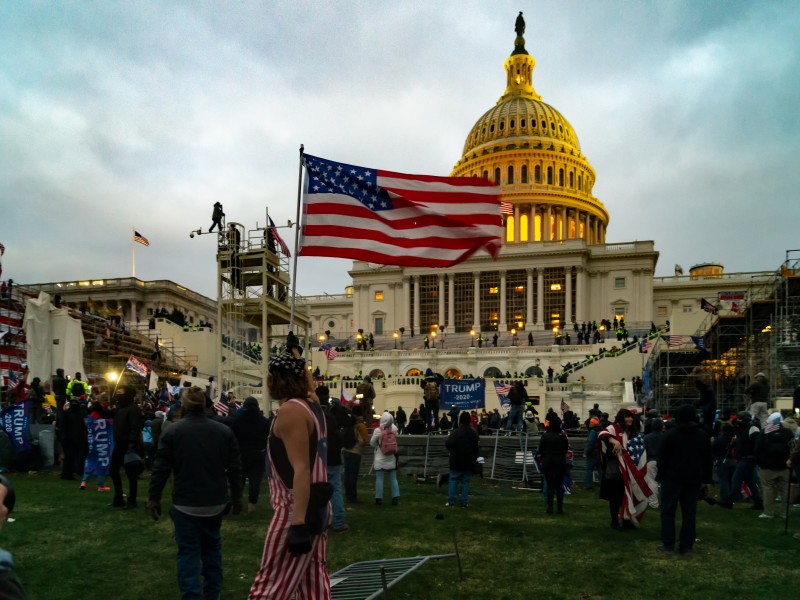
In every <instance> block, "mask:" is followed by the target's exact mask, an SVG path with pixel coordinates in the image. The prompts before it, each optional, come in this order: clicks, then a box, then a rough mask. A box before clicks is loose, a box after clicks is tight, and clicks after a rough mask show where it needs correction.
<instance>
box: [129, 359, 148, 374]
mask: <svg viewBox="0 0 800 600" xmlns="http://www.w3.org/2000/svg"><path fill="white" fill-rule="evenodd" d="M125 368H126V369H128V370H130V371H133V372H134V373H136V374H137V375H139V376H140V377H147V374H148V373H149V372H150V369H148V368H147V365H145V364H144V363H143V362H142V361H140V360H139V359H138V358H136V357H135V356H131V357H130V358H129V359H128V362H126V363H125Z"/></svg>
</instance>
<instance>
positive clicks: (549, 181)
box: [547, 167, 553, 185]
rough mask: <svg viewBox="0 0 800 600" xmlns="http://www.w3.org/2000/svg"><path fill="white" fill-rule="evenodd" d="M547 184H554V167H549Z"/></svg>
mask: <svg viewBox="0 0 800 600" xmlns="http://www.w3.org/2000/svg"><path fill="white" fill-rule="evenodd" d="M547 185H553V167H547Z"/></svg>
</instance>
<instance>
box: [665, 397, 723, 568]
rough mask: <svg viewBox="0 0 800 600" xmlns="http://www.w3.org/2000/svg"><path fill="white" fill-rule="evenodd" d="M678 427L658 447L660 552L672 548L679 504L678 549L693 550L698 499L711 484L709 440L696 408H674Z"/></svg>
mask: <svg viewBox="0 0 800 600" xmlns="http://www.w3.org/2000/svg"><path fill="white" fill-rule="evenodd" d="M674 416H675V422H676V423H677V427H672V428H670V429H669V430H668V431H667V432H666V433H665V434H664V437H663V439H662V440H661V445H660V447H659V449H658V481H659V483H660V484H661V546H660V548H659V549H660V550H661V551H662V552H674V551H675V513H676V511H677V508H678V503H680V505H681V531H680V536H679V540H678V550H679V552H680V553H681V554H688V553H689V552H691V551H692V547H693V546H694V542H695V534H696V530H697V501H698V499H699V498H700V496H701V495H703V496H705V495H706V493H707V491H708V485H709V484H710V483H711V470H712V464H713V462H712V458H711V440H710V439H709V437H708V434H707V433H706V432H705V431H703V430H702V429H700V427H699V426H698V425H697V424H696V423H695V422H694V419H695V410H694V407H693V406H691V405H689V404H684V405H683V406H680V407H678V409H677V410H676V411H675V415H674Z"/></svg>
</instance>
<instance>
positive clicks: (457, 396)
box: [439, 378, 486, 410]
mask: <svg viewBox="0 0 800 600" xmlns="http://www.w3.org/2000/svg"><path fill="white" fill-rule="evenodd" d="M439 387H440V391H441V394H440V395H441V398H440V399H439V407H440V408H441V409H442V410H444V409H446V408H449V407H452V406H453V405H454V404H455V405H456V408H458V410H475V409H478V408H486V398H485V393H486V380H485V379H483V378H478V379H445V380H444V381H442V383H441V385H440V386H439Z"/></svg>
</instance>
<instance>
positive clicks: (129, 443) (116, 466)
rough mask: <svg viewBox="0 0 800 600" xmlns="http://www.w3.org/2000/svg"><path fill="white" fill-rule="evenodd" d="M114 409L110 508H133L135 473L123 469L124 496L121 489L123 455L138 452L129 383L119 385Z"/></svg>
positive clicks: (138, 417) (137, 416) (138, 422)
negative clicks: (112, 489) (125, 478)
mask: <svg viewBox="0 0 800 600" xmlns="http://www.w3.org/2000/svg"><path fill="white" fill-rule="evenodd" d="M115 399H116V401H117V410H116V412H115V413H114V450H113V452H112V453H111V466H110V468H109V473H110V475H111V482H112V484H113V486H114V500H113V501H112V503H111V506H112V507H114V508H127V509H134V508H136V506H137V504H136V496H137V492H138V489H139V481H138V479H139V474H138V473H134V472H133V471H128V469H126V470H125V474H126V476H127V479H128V499H127V502H126V500H125V494H124V493H123V490H122V478H121V477H120V469H122V467H123V464H124V460H125V455H126V454H127V453H128V452H135V453H136V454H139V456H141V455H142V448H141V445H142V426H143V422H142V413H141V411H140V410H139V407H138V406H137V405H136V402H135V400H136V390H134V388H132V387H130V386H127V385H126V386H120V387H119V391H118V392H117V395H116V396H115Z"/></svg>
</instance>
